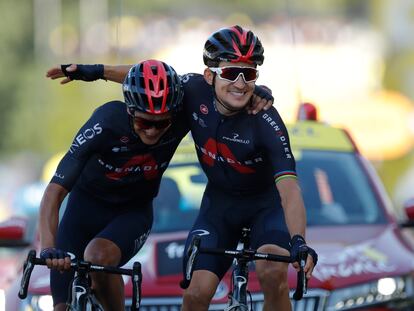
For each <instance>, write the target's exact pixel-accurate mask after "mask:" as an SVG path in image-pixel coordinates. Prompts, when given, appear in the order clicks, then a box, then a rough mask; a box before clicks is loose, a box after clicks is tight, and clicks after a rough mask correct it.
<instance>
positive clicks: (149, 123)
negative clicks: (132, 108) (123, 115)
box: [134, 116, 171, 130]
mask: <svg viewBox="0 0 414 311" xmlns="http://www.w3.org/2000/svg"><path fill="white" fill-rule="evenodd" d="M134 120H135V122H136V123H137V124H138V126H139V128H140V129H143V130H148V129H150V128H153V127H155V128H156V129H157V130H163V129H165V128H167V127H168V126H170V125H171V119H163V120H157V121H153V120H147V119H144V118H141V117H137V116H134Z"/></svg>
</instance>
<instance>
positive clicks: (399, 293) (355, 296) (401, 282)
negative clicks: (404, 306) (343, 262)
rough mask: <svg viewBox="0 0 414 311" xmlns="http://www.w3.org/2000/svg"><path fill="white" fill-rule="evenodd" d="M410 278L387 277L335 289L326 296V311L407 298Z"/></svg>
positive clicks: (411, 285)
mask: <svg viewBox="0 0 414 311" xmlns="http://www.w3.org/2000/svg"><path fill="white" fill-rule="evenodd" d="M413 292H414V291H413V284H412V279H410V278H408V277H387V278H381V279H379V280H376V281H374V282H370V283H366V284H362V285H358V286H353V287H347V288H342V289H337V290H334V291H332V293H331V295H330V296H329V297H328V304H327V309H326V310H327V311H341V310H348V309H353V308H360V307H366V306H370V305H378V304H383V303H387V302H390V301H398V300H402V299H407V298H408V297H410V296H411V297H412V295H413Z"/></svg>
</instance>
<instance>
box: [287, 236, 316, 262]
mask: <svg viewBox="0 0 414 311" xmlns="http://www.w3.org/2000/svg"><path fill="white" fill-rule="evenodd" d="M290 246H291V248H290V258H292V260H293V261H297V262H299V260H300V253H303V252H306V253H307V254H308V255H311V256H312V259H313V264H314V265H315V266H316V263H317V262H318V254H317V253H316V252H315V250H314V249H313V248H311V247H309V246H307V245H306V241H305V239H304V238H303V236H301V235H299V234H296V235H294V236H293V237H292V239H291V240H290Z"/></svg>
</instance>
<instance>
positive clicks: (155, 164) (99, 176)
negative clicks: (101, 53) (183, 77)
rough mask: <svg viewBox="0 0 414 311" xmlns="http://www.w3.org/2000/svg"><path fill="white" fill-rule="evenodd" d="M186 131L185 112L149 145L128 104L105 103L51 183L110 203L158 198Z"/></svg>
mask: <svg viewBox="0 0 414 311" xmlns="http://www.w3.org/2000/svg"><path fill="white" fill-rule="evenodd" d="M187 132H188V127H187V125H186V122H185V120H184V119H183V116H182V114H181V115H178V116H175V119H174V120H173V122H172V125H171V127H170V128H169V130H168V131H167V132H166V133H165V134H164V135H163V136H162V137H161V139H160V140H159V142H158V143H156V144H155V145H145V144H144V143H143V142H142V141H141V140H140V139H139V137H138V136H137V135H136V133H135V131H134V129H133V124H132V120H131V119H130V117H129V115H128V113H127V110H126V106H125V103H123V102H120V101H112V102H109V103H106V104H104V105H102V106H100V107H99V108H97V109H96V110H95V111H94V113H93V114H92V116H91V118H90V119H89V120H88V121H87V122H86V123H85V124H84V125H83V126H82V128H81V129H80V130H79V132H78V133H77V134H76V136H75V138H74V140H73V142H72V144H71V146H70V148H69V150H68V152H67V153H66V155H65V156H64V157H63V159H62V161H61V162H60V164H59V166H58V168H57V170H56V173H55V175H54V176H53V178H52V180H51V182H53V183H57V184H59V185H61V186H63V187H64V188H66V189H67V190H68V191H70V190H71V189H72V188H73V187H74V185H75V184H76V186H77V187H79V188H80V189H83V190H84V191H86V192H87V193H89V194H90V195H92V196H93V197H96V198H98V199H101V200H104V201H106V202H113V203H117V204H123V203H127V202H130V201H133V200H135V199H139V200H140V201H146V200H148V199H151V198H153V197H155V196H156V195H157V193H158V188H159V184H160V179H161V175H162V174H163V172H164V171H165V169H166V168H167V166H168V163H169V162H170V160H171V158H172V156H173V154H174V152H175V150H176V148H177V146H178V144H179V143H180V141H181V139H182V138H183V137H184V136H185V134H186V133H187Z"/></svg>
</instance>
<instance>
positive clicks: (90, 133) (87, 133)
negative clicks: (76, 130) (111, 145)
mask: <svg viewBox="0 0 414 311" xmlns="http://www.w3.org/2000/svg"><path fill="white" fill-rule="evenodd" d="M101 133H102V127H101V126H100V124H99V123H96V124H95V125H94V126H93V127H92V128H88V129H85V130H84V131H83V133H80V134H79V135H78V136H76V137H75V139H74V141H73V143H72V145H71V146H70V148H69V151H70V153H73V152H74V151H75V149H76V148H79V147H80V146H81V145H83V144H84V143H86V142H87V141H88V140H91V139H92V138H94V137H95V136H96V135H99V134H101Z"/></svg>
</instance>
